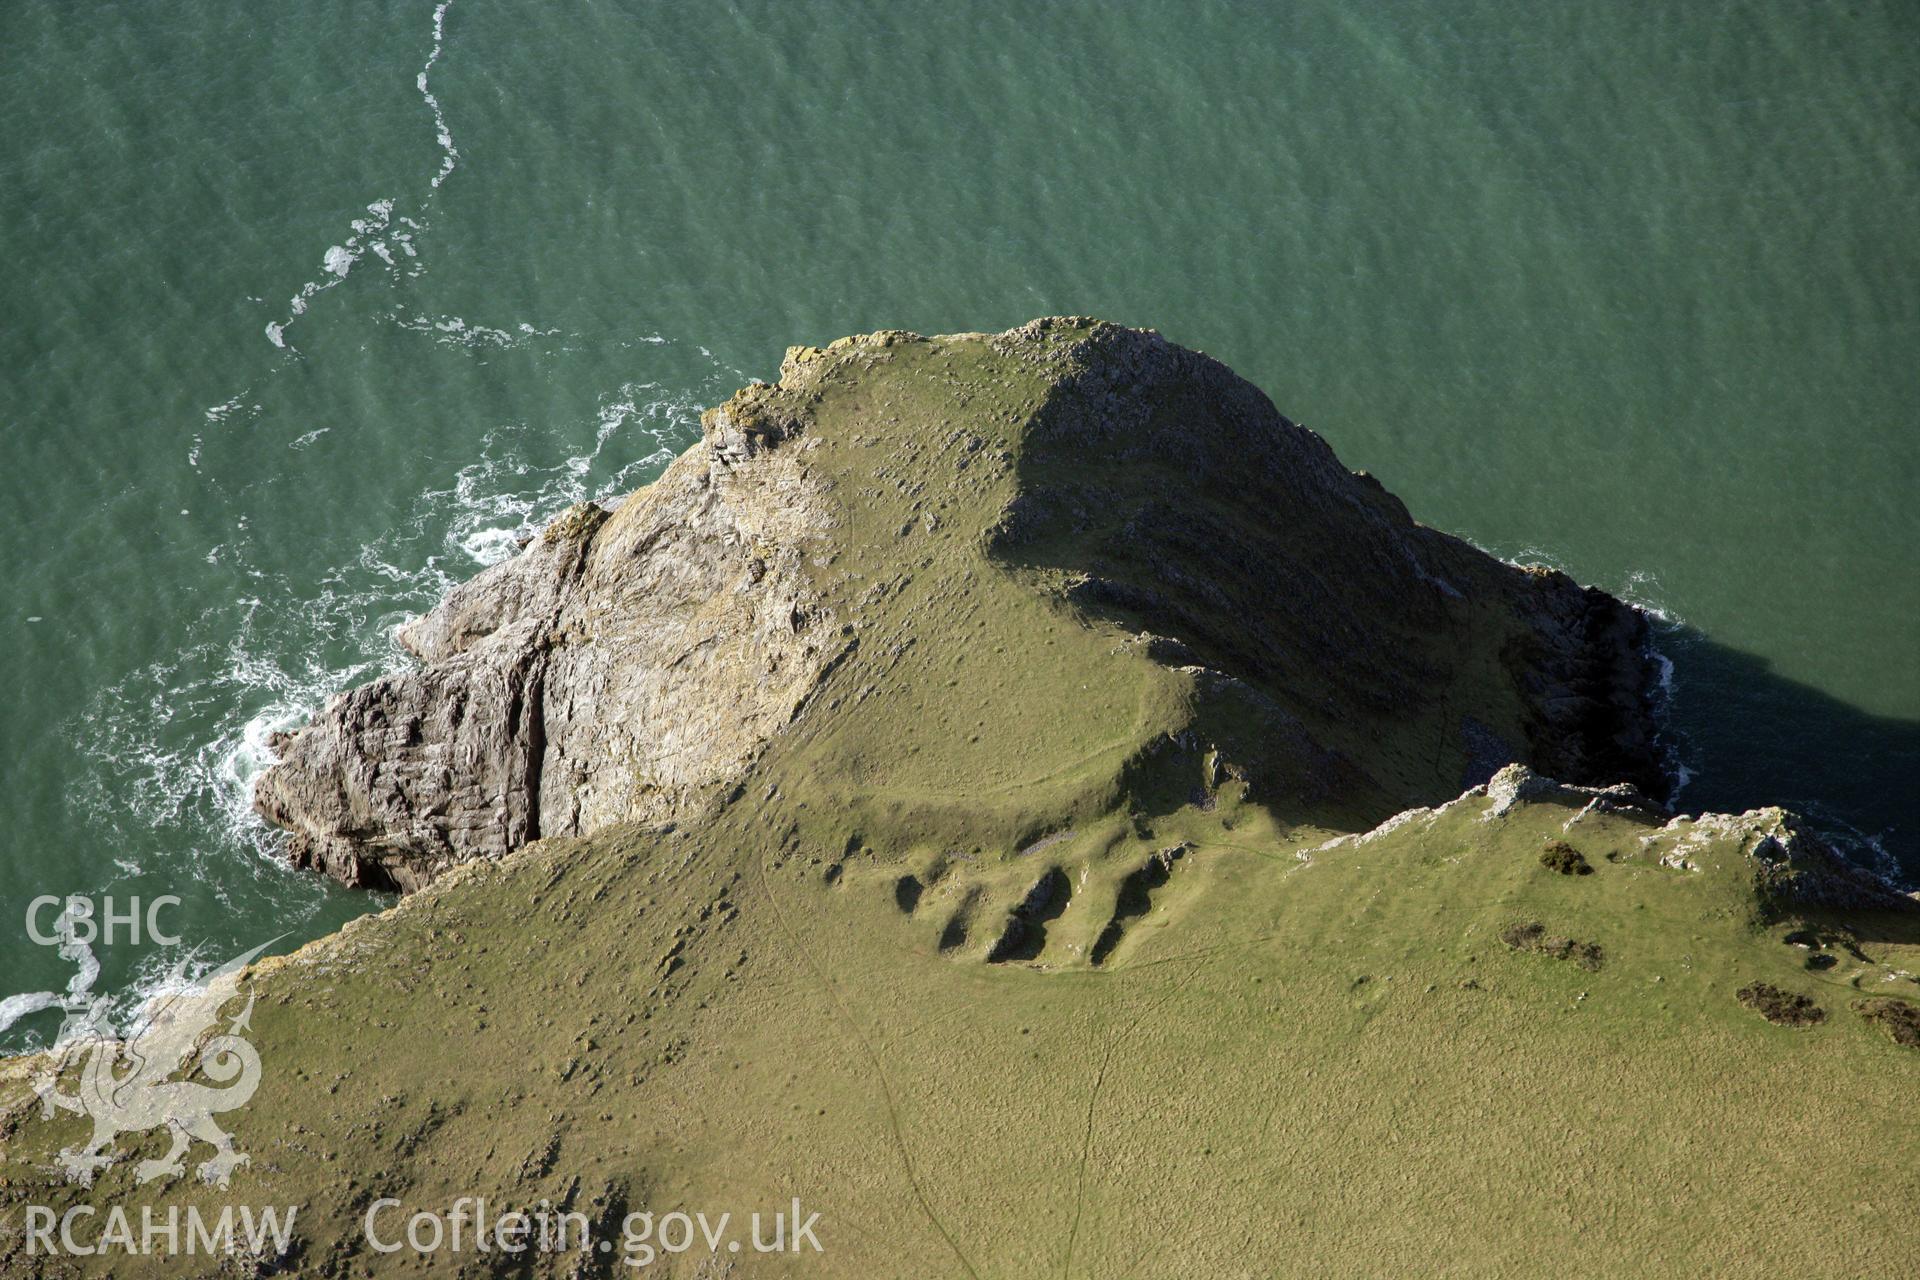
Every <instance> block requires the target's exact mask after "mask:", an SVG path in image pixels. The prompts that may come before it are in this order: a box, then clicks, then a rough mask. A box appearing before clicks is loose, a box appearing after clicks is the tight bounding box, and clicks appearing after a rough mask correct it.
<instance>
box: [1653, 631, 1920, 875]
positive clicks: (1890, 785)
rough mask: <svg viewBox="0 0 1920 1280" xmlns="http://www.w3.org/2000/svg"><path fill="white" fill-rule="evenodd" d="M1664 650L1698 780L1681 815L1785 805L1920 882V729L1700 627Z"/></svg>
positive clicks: (1873, 860)
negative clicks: (1788, 673)
mask: <svg viewBox="0 0 1920 1280" xmlns="http://www.w3.org/2000/svg"><path fill="white" fill-rule="evenodd" d="M1658 643H1659V648H1660V651H1661V652H1662V653H1664V654H1665V655H1666V656H1667V657H1668V658H1669V659H1670V660H1671V661H1672V662H1673V666H1674V673H1673V700H1672V706H1671V726H1672V729H1673V730H1674V731H1675V733H1676V734H1677V736H1678V738H1679V742H1678V746H1679V751H1680V759H1681V762H1682V763H1683V764H1684V765H1685V767H1686V768H1687V770H1688V771H1689V772H1690V773H1691V775H1692V779H1691V781H1690V782H1689V783H1688V785H1687V786H1686V787H1685V789H1684V790H1683V791H1682V792H1681V794H1680V796H1679V799H1678V801H1677V804H1678V807H1679V808H1680V810H1681V811H1683V812H1687V813H1695V812H1701V811H1730V812H1735V813H1738V812H1740V811H1742V810H1746V809H1753V808H1759V807H1762V806H1766V805H1776V804H1777V805H1782V806H1784V807H1786V808H1789V809H1793V810H1795V811H1797V812H1799V813H1801V814H1804V815H1805V816H1806V817H1807V818H1808V819H1810V820H1812V821H1813V822H1814V823H1815V824H1816V825H1817V826H1819V827H1820V828H1821V829H1822V830H1823V831H1826V832H1828V833H1829V834H1830V835H1832V836H1834V837H1835V838H1836V843H1838V844H1839V845H1840V846H1841V847H1842V848H1843V850H1844V851H1845V852H1846V853H1848V854H1849V855H1850V856H1852V857H1854V858H1855V859H1856V860H1858V861H1860V862H1862V863H1864V864H1866V865H1868V866H1871V867H1873V868H1874V869H1875V870H1878V871H1881V872H1884V873H1887V874H1890V875H1893V876H1895V877H1897V878H1898V879H1899V880H1900V881H1902V882H1903V883H1905V884H1906V885H1908V886H1912V885H1914V884H1917V883H1920V721H1913V720H1901V719H1894V718H1890V717H1887V716H1880V715H1875V714H1873V713H1871V712H1867V711H1863V710H1861V709H1859V708H1858V707H1854V706H1851V705H1849V704H1847V703H1845V702H1842V701H1840V700H1839V699H1837V698H1835V697H1833V696H1832V695H1830V694H1826V693H1823V692H1821V691H1820V690H1818V689H1815V688H1812V687H1810V686H1808V685H1804V684H1800V683H1799V682H1797V681H1794V680H1790V679H1788V678H1786V677H1784V676H1781V675H1779V674H1778V673H1776V672H1775V671H1774V670H1773V668H1772V665H1771V664H1770V663H1769V662H1768V661H1767V660H1766V659H1765V658H1761V657H1758V656H1756V655H1754V654H1751V653H1744V652H1742V651H1740V650H1738V649H1734V648H1730V647H1728V646H1727V645H1724V644H1721V643H1719V642H1717V641H1715V640H1713V639H1711V638H1710V637H1708V636H1706V635H1705V634H1703V633H1701V632H1699V631H1696V630H1694V629H1693V628H1691V627H1686V626H1667V627H1663V628H1662V629H1661V634H1660V636H1659V641H1658Z"/></svg>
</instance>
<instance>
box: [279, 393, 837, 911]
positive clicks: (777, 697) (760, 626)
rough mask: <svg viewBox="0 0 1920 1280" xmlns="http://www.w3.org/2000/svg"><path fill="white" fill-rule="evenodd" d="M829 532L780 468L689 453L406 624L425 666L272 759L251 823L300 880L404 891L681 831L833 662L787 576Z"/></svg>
mask: <svg viewBox="0 0 1920 1280" xmlns="http://www.w3.org/2000/svg"><path fill="white" fill-rule="evenodd" d="M826 524H827V521H826V517H825V515H824V512H823V510H822V508H821V506H820V504H819V503H818V502H817V500H816V499H815V496H814V495H813V493H812V492H811V490H810V488H809V485H808V483H807V481H806V478H805V476H804V473H803V472H802V471H801V470H800V469H799V468H798V467H797V466H795V465H794V463H793V460H792V459H788V458H782V457H777V456H773V455H771V454H765V455H762V451H761V450H759V449H758V448H757V447H756V446H755V442H754V441H751V440H749V439H747V438H746V437H744V436H743V435H742V434H741V433H740V432H738V431H735V430H733V429H732V428H731V425H730V424H729V423H728V422H727V421H726V419H725V416H724V414H722V413H715V414H710V415H709V418H708V434H707V438H706V439H705V440H703V441H701V442H700V443H698V444H696V445H695V446H694V447H693V448H692V449H691V450H689V451H688V452H687V453H686V454H684V455H683V456H682V457H680V458H679V459H677V460H676V461H675V462H674V463H673V464H672V465H671V466H669V467H668V468H667V470H666V472H665V474H663V475H662V476H661V477H660V479H659V480H658V481H657V482H655V483H654V484H652V485H650V486H648V487H647V488H646V489H644V490H641V491H640V492H639V493H637V494H635V495H634V496H632V497H631V498H629V499H627V500H626V501H625V502H623V503H621V504H619V505H618V507H617V508H616V509H615V510H613V511H611V512H609V511H607V510H604V509H602V508H601V507H598V506H595V505H592V504H582V505H580V506H577V507H574V508H573V509H571V510H570V511H568V512H567V513H566V514H564V515H563V516H562V517H560V518H559V519H558V520H556V521H554V522H553V523H552V524H550V525H549V526H547V528H546V529H545V530H544V531H542V532H541V534H540V535H539V536H538V537H536V538H535V539H533V541H532V542H531V543H529V544H528V545H527V546H526V547H525V548H523V549H522V550H521V552H520V553H519V554H518V555H517V556H515V557H513V558H512V559H509V560H506V561H504V562H502V563H500V564H496V565H494V566H492V567H491V568H489V569H487V570H485V571H484V572H482V573H480V574H479V575H478V576H476V577H475V578H473V579H472V580H470V581H468V582H466V583H464V584H463V585H461V586H460V587H458V588H456V589H455V590H454V591H453V592H451V593H450V594H449V595H448V596H447V598H446V599H445V600H444V601H442V602H441V604H440V605H439V606H438V607H437V608H435V609H434V610H433V611H432V612H431V613H429V614H427V615H426V616H424V617H422V618H419V619H417V620H415V621H414V622H412V623H409V624H408V625H406V626H405V627H403V628H402V629H401V631H400V634H399V638H400V641H401V643H402V644H403V645H404V646H405V647H406V648H407V649H408V650H410V651H411V652H412V653H413V654H414V655H416V656H417V657H418V658H419V659H420V660H421V663H422V664H423V665H422V667H421V669H419V670H416V671H408V672H402V673H399V674H395V675H390V676H387V677H385V678H383V679H380V680H376V681H374V682H373V683H371V684H367V685H363V686H361V687H359V688H356V689H353V690H351V691H349V692H347V693H344V694H341V695H340V696H339V697H337V698H335V699H334V700H333V701H332V702H331V703H329V704H328V705H327V707H326V708H325V709H324V710H323V711H322V712H321V713H320V715H319V716H317V717H316V718H315V720H314V722H313V723H312V724H311V725H310V726H308V727H306V728H304V729H302V730H300V731H299V732H297V733H294V734H291V735H288V736H285V737H283V738H281V739H279V740H278V741H277V742H276V744H275V745H276V748H277V750H278V752H279V756H280V759H279V762H278V763H277V764H276V765H275V766H274V767H273V768H272V769H270V770H268V771H267V772H266V773H265V774H264V775H263V776H262V777H261V779H260V780H259V782H258V784H257V785H256V788H255V793H254V803H255V806H256V807H257V809H258V810H259V812H260V813H261V814H262V815H263V816H265V817H266V818H267V819H268V820H269V821H271V822H273V823H275V824H276V825H279V826H282V827H284V828H286V830H287V831H288V833H289V842H288V850H289V853H290V856H291V857H292V859H293V861H294V862H295V864H296V865H299V866H303V867H311V868H313V869H315V870H319V871H322V872H325V873H326V874H328V875H331V876H333V877H335V878H336V879H339V880H341V881H343V882H344V883H346V884H349V885H355V886H366V887H372V888H393V889H400V890H407V891H411V890H413V889H417V888H419V887H420V886H422V885H424V884H426V883H427V882H428V881H430V880H431V879H432V878H433V877H434V876H436V875H437V874H439V873H440V872H441V871H444V870H445V869H446V868H448V867H450V866H452V865H454V864H456V863H460V862H465V861H468V860H470V859H473V858H481V857H492V856H497V855H499V854H502V853H505V852H507V851H509V850H511V849H514V848H517V847H518V846H520V845H522V844H525V843H526V842H528V841H530V840H535V839H539V838H541V837H544V836H560V835H583V834H586V833H589V832H591V831H594V830H597V829H599V828H601V827H605V826H608V825H611V824H614V823H620V822H641V823H660V822H666V821H671V820H674V819H677V818H682V817H685V816H687V815H688V814H689V813H691V812H693V811H694V810H696V809H697V808H698V807H699V806H701V805H702V804H704V803H707V802H708V801H709V800H710V799H711V798H712V797H713V796H714V795H715V794H716V793H717V792H720V791H722V790H723V789H724V788H726V787H727V786H729V785H730V784H731V783H732V782H733V781H734V780H735V779H736V778H737V777H738V776H739V775H740V773H741V772H742V771H743V770H744V769H745V768H746V766H747V765H748V764H749V763H750V762H751V760H752V759H753V758H754V756H755V755H756V754H757V752H758V751H759V749H760V747H761V745H762V744H763V743H764V742H765V741H766V740H767V738H768V737H769V736H770V735H771V734H772V733H773V732H774V731H775V730H777V729H778V728H779V727H780V726H781V725H783V724H785V723H786V722H787V721H788V720H789V719H790V718H791V717H792V716H793V715H794V713H795V711H796V710H797V709H798V708H799V706H800V704H801V703H802V701H803V700H804V699H805V697H806V695H807V693H808V691H809V690H810V689H812V688H813V686H814V682H815V679H816V677H817V675H818V673H819V671H820V669H821V667H822V666H823V665H824V664H825V663H826V661H827V660H828V659H829V657H830V656H831V654H832V652H833V651H834V650H835V649H836V647H837V646H838V645H839V644H841V643H842V640H841V637H840V635H839V632H838V629H837V627H836V626H835V622H834V619H833V618H831V617H829V616H827V615H826V614H825V613H824V612H823V611H822V610H821V608H820V606H819V602H818V601H817V599H816V598H815V596H814V593H813V592H812V589H811V587H810V586H809V583H808V580H807V578H806V575H805V574H804V573H802V572H801V571H800V567H799V566H800V560H801V557H802V556H803V555H804V554H805V548H806V546H807V545H808V544H809V542H810V541H812V540H815V539H817V538H818V537H819V536H820V535H822V534H823V533H824V532H825V529H826Z"/></svg>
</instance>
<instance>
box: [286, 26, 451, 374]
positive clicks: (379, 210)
mask: <svg viewBox="0 0 1920 1280" xmlns="http://www.w3.org/2000/svg"><path fill="white" fill-rule="evenodd" d="M452 7H453V0H441V3H440V4H439V5H437V6H436V7H435V8H434V11H433V47H432V48H431V49H430V50H429V51H428V53H427V60H426V62H425V64H424V65H422V66H421V68H420V71H419V74H418V75H416V76H415V77H414V84H415V86H416V87H417V88H418V89H419V91H420V96H421V98H422V99H423V100H424V101H425V103H426V105H427V110H428V111H429V112H430V113H431V115H432V117H433V132H434V139H435V141H436V142H437V143H438V145H439V147H440V152H441V157H440V167H439V169H438V171H437V172H435V173H434V175H433V176H432V177H431V178H430V179H428V182H427V190H426V192H425V194H424V195H423V196H422V198H421V200H420V206H419V210H418V212H419V213H420V215H421V216H420V217H418V218H416V217H411V216H408V215H406V214H401V215H399V216H398V217H397V218H396V216H395V212H394V211H395V208H396V199H395V197H393V196H382V197H380V198H379V199H377V200H374V201H373V202H371V203H370V204H368V205H367V206H366V216H365V217H356V218H353V219H352V220H350V221H349V222H348V224H347V225H348V229H349V230H350V231H351V232H352V234H351V235H349V236H348V237H347V238H346V239H345V240H343V241H342V242H341V243H339V244H335V245H330V246H328V248H327V250H326V252H325V253H324V254H323V255H321V259H320V274H319V275H318V276H316V277H315V278H314V279H312V280H309V281H307V282H306V283H305V284H303V285H301V286H300V288H299V289H298V290H297V291H296V292H295V293H294V294H293V296H292V297H290V298H289V299H288V300H287V315H286V318H285V319H282V320H278V321H274V322H273V323H270V324H268V325H267V327H266V335H267V341H268V342H271V343H272V344H273V345H274V346H275V347H277V348H279V349H281V350H283V351H284V350H291V349H292V345H291V343H290V342H289V340H288V337H287V330H288V329H289V328H291V327H292V326H293V323H294V321H296V320H298V319H299V318H300V317H302V316H304V315H306V314H307V310H308V308H309V306H310V305H311V303H312V301H313V299H314V298H315V297H316V296H317V295H319V294H322V293H324V292H326V291H327V290H328V289H331V288H334V287H335V286H336V285H338V284H340V283H341V282H342V281H343V280H345V279H346V278H347V276H348V275H349V274H350V273H351V272H352V271H353V269H354V267H355V266H357V265H358V264H359V263H360V262H361V261H362V259H364V258H366V257H367V256H368V255H369V254H371V255H372V256H373V257H374V258H375V259H377V260H378V261H379V262H380V264H381V265H382V267H383V268H384V269H385V271H386V272H387V273H388V274H389V275H394V276H399V275H405V276H416V275H418V274H419V273H420V270H421V268H420V267H419V266H418V265H408V266H406V267H404V268H403V267H402V265H401V260H400V259H399V258H396V257H395V255H394V252H393V249H392V247H390V246H391V245H398V246H399V248H400V251H401V253H403V254H404V255H405V257H406V260H407V262H408V263H409V264H413V263H415V261H416V260H417V259H418V257H419V251H418V250H417V249H416V248H415V245H414V233H417V232H421V231H424V230H425V229H426V225H427V224H426V221H425V213H426V209H427V208H428V206H430V205H431V204H432V202H433V197H434V194H435V193H436V192H438V191H439V189H440V185H441V184H442V183H444V182H445V181H446V180H447V179H448V177H450V176H451V175H452V174H453V171H454V170H455V169H456V168H458V167H459V163H460V151H459V149H458V148H457V147H455V146H454V142H453V131H452V129H451V128H450V127H449V126H448V124H447V116H446V112H445V111H443V110H442V109H441V107H440V100H439V99H438V98H437V97H435V96H434V93H433V90H432V89H431V88H430V87H429V77H430V75H431V74H432V72H433V69H434V67H435V65H437V64H438V63H439V61H440V57H441V54H442V53H443V52H444V51H445V49H446V37H447V11H448V10H449V9H451V8H452ZM396 225H398V226H404V227H407V228H409V230H407V231H395V230H394V228H395V226H396Z"/></svg>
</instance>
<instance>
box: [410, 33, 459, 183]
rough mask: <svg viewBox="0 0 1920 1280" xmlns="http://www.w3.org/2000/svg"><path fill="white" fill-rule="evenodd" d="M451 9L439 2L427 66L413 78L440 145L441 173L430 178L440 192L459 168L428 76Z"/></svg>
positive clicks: (444, 37)
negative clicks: (428, 111)
mask: <svg viewBox="0 0 1920 1280" xmlns="http://www.w3.org/2000/svg"><path fill="white" fill-rule="evenodd" d="M451 8H453V0H440V4H439V5H438V6H436V7H435V9H434V11H433V50H432V52H430V53H429V54H427V64H426V65H425V66H424V67H421V68H420V74H419V75H418V76H417V77H415V78H414V85H415V87H417V88H418V89H419V90H420V96H421V97H422V98H423V99H425V100H426V104H427V109H428V110H430V111H432V112H433V132H434V138H435V140H436V141H438V142H439V144H440V151H441V156H440V172H438V173H436V174H434V175H433V182H432V184H431V185H432V187H433V189H434V190H436V191H437V190H439V187H440V184H441V183H443V182H445V181H446V180H447V179H448V178H449V177H451V176H452V175H453V171H454V170H455V169H456V168H458V167H459V165H460V151H459V148H457V147H455V146H454V145H453V131H452V130H451V129H449V128H448V127H447V116H446V113H445V112H444V111H442V110H441V109H440V99H438V98H436V97H434V96H433V90H432V89H429V88H428V87H427V76H428V75H429V74H430V73H431V72H432V71H433V65H434V63H436V62H438V61H440V51H441V50H442V49H443V48H445V47H446V42H447V10H449V9H451Z"/></svg>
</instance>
